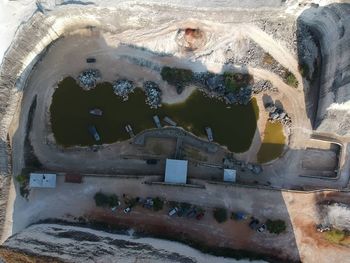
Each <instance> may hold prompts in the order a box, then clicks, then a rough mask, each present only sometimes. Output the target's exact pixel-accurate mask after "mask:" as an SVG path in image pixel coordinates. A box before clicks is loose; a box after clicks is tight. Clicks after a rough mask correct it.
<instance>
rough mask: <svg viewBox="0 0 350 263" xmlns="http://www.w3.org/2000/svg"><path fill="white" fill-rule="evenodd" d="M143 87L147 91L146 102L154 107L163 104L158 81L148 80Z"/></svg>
mask: <svg viewBox="0 0 350 263" xmlns="http://www.w3.org/2000/svg"><path fill="white" fill-rule="evenodd" d="M143 88H144V89H145V93H146V103H147V104H148V105H149V106H150V107H151V108H152V109H156V108H159V107H160V106H161V98H160V97H161V94H162V92H161V90H160V89H159V86H158V84H157V83H155V82H153V81H146V82H144V83H143Z"/></svg>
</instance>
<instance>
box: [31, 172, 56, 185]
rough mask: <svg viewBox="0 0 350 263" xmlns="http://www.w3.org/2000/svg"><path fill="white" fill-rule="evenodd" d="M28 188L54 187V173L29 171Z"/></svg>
mask: <svg viewBox="0 0 350 263" xmlns="http://www.w3.org/2000/svg"><path fill="white" fill-rule="evenodd" d="M29 187H30V188H55V187H56V174H44V173H31V174H30V180H29Z"/></svg>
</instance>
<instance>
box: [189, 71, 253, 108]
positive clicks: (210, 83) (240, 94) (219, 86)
mask: <svg viewBox="0 0 350 263" xmlns="http://www.w3.org/2000/svg"><path fill="white" fill-rule="evenodd" d="M193 79H194V81H195V82H196V83H197V84H199V86H200V90H201V91H203V92H204V93H206V94H208V95H210V96H211V97H217V98H219V99H223V100H224V101H225V102H226V103H227V104H243V105H247V104H248V103H249V101H250V100H251V98H252V87H251V85H246V86H244V87H240V88H237V90H235V91H230V89H229V88H228V87H226V85H225V77H224V76H223V75H219V74H214V73H210V72H205V73H194V77H193Z"/></svg>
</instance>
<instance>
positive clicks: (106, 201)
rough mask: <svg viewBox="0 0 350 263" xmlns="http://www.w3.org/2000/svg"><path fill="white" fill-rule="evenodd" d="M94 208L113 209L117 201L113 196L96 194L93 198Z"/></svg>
mask: <svg viewBox="0 0 350 263" xmlns="http://www.w3.org/2000/svg"><path fill="white" fill-rule="evenodd" d="M94 199H95V203H96V206H99V207H115V206H117V205H118V202H119V199H118V196H117V195H115V194H111V195H108V194H104V193H102V192H98V193H96V194H95V196H94Z"/></svg>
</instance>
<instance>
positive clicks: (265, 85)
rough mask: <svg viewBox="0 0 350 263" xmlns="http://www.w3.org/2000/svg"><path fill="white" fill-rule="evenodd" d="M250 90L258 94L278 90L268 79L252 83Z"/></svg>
mask: <svg viewBox="0 0 350 263" xmlns="http://www.w3.org/2000/svg"><path fill="white" fill-rule="evenodd" d="M252 91H253V94H258V93H261V92H266V91H272V92H278V89H277V88H276V87H274V86H273V85H272V83H271V82H270V81H269V80H259V81H257V82H255V83H254V84H253V85H252Z"/></svg>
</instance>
